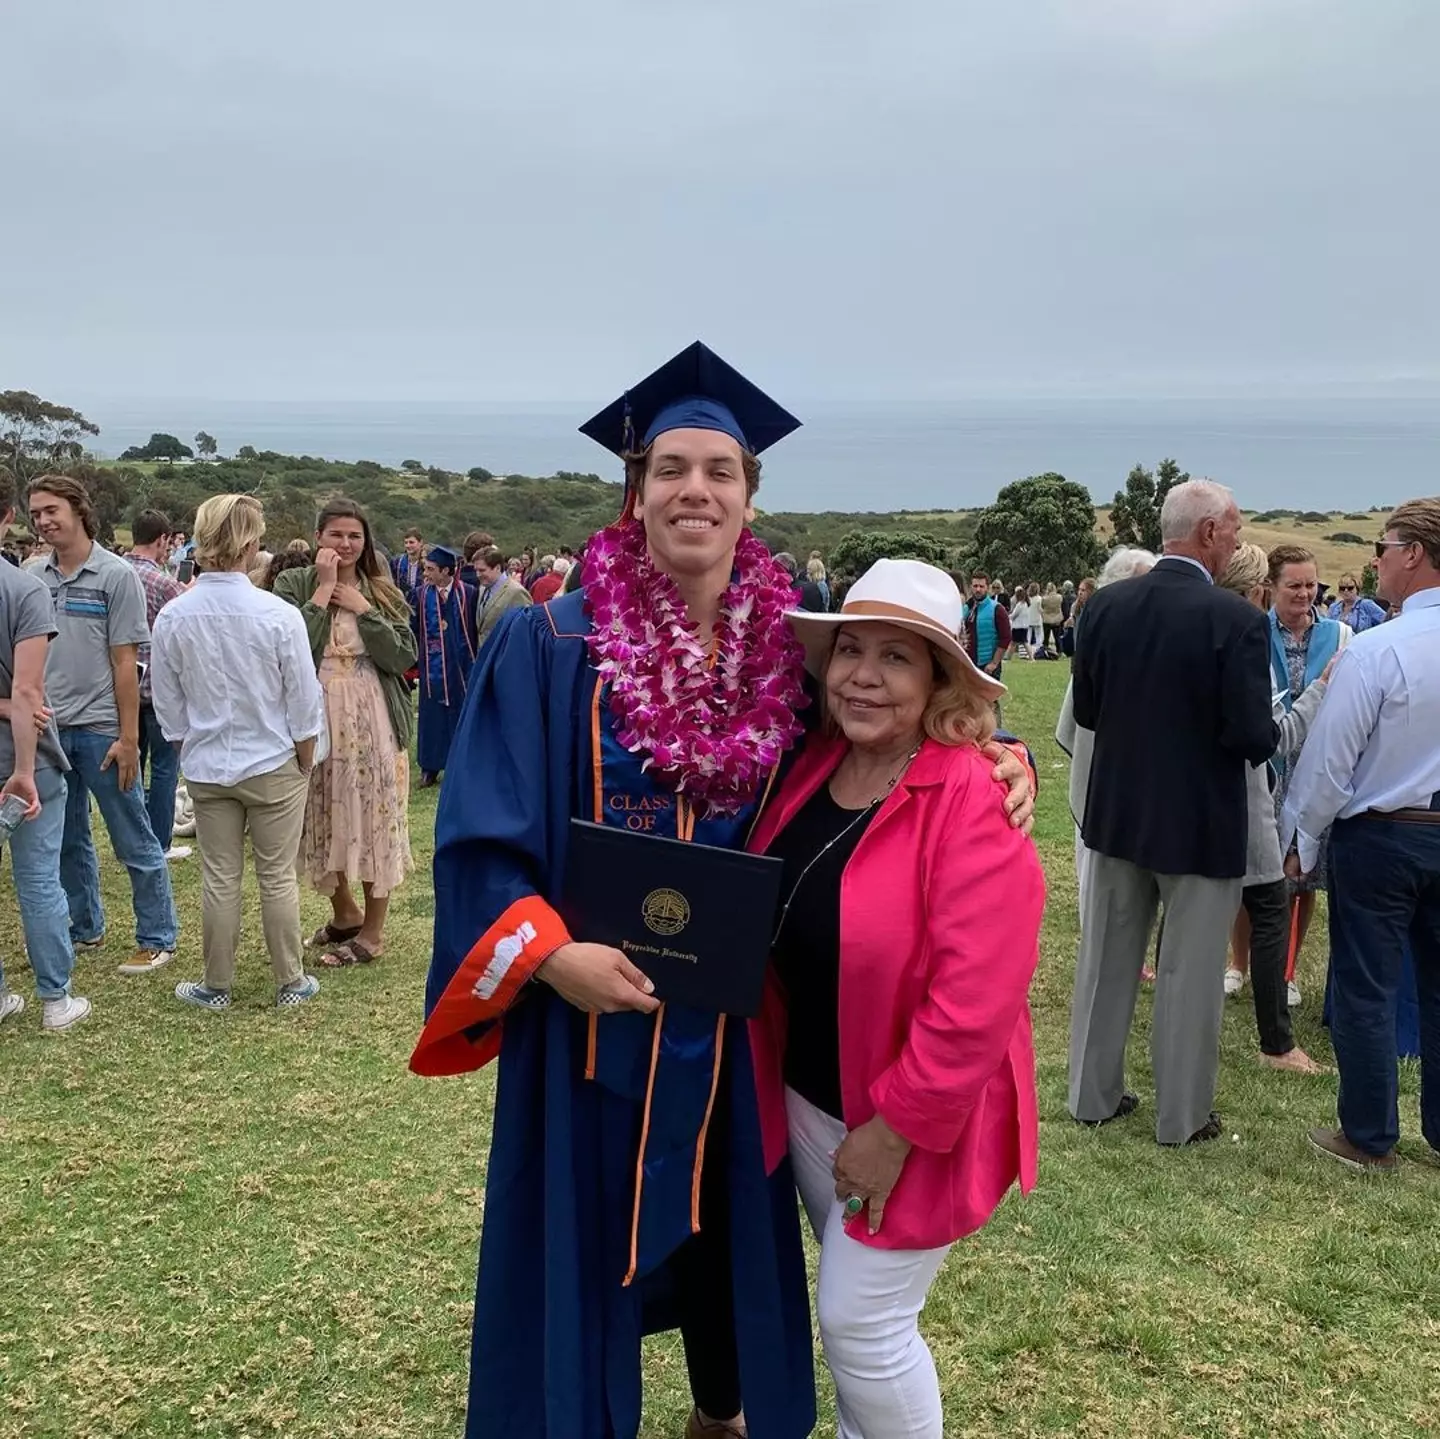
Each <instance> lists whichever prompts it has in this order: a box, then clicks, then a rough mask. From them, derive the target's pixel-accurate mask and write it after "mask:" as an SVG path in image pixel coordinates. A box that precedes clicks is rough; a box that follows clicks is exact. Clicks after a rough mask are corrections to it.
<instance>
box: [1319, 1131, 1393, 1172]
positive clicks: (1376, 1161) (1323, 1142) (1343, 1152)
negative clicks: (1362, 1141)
mask: <svg viewBox="0 0 1440 1439" xmlns="http://www.w3.org/2000/svg"><path fill="white" fill-rule="evenodd" d="M1307 1137H1308V1138H1309V1140H1310V1147H1311V1148H1312V1149H1315V1150H1318V1151H1319V1152H1320V1153H1321V1154H1323V1155H1325V1156H1326V1157H1327V1158H1329V1159H1335V1160H1338V1161H1339V1162H1340V1163H1341V1164H1344V1165H1347V1166H1348V1167H1349V1168H1351V1169H1356V1170H1360V1171H1361V1172H1362V1173H1366V1174H1388V1173H1389V1172H1390V1171H1391V1170H1392V1169H1394V1168H1396V1167H1397V1166H1398V1165H1399V1163H1400V1161H1399V1160H1398V1159H1397V1158H1396V1157H1395V1151H1394V1150H1393V1149H1392V1150H1391V1151H1390V1152H1389V1154H1366V1152H1365V1151H1364V1150H1363V1149H1357V1148H1356V1147H1355V1146H1354V1145H1353V1144H1351V1143H1350V1141H1349V1140H1348V1139H1347V1138H1346V1137H1345V1131H1344V1130H1343V1129H1312V1130H1311V1131H1310V1133H1309V1135H1308V1136H1307Z"/></svg>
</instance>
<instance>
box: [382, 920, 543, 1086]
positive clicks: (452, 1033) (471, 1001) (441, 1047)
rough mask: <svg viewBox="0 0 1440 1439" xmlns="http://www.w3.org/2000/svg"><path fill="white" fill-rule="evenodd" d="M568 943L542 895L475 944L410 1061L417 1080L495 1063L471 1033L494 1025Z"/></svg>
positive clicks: (490, 1048) (488, 1046)
mask: <svg viewBox="0 0 1440 1439" xmlns="http://www.w3.org/2000/svg"><path fill="white" fill-rule="evenodd" d="M569 942H570V932H569V930H567V929H566V928H565V921H564V920H562V919H561V918H560V916H559V915H558V914H557V913H556V912H555V910H554V909H553V908H552V907H551V906H550V905H549V904H547V903H546V902H545V901H544V900H543V899H541V898H540V896H539V895H538V894H527V895H525V896H524V898H522V899H517V900H516V901H515V903H514V904H512V905H511V906H510V907H509V908H508V909H507V910H506V911H505V912H504V914H502V915H501V916H500V918H499V919H497V920H496V921H495V923H494V924H492V925H491V926H490V928H489V929H487V930H486V931H485V933H484V934H482V935H481V936H480V938H479V939H478V940H477V941H476V942H475V945H474V947H473V948H472V949H471V950H470V952H469V954H467V955H466V956H465V958H464V960H463V961H462V962H461V964H460V967H459V968H458V969H457V970H456V971H455V974H454V977H453V978H452V979H451V980H450V983H449V984H447V985H446V986H445V993H444V994H442V995H441V996H440V1000H439V1002H438V1003H437V1004H436V1006H435V1008H434V1009H433V1010H432V1011H431V1013H430V1018H429V1019H428V1020H426V1022H425V1028H424V1029H423V1030H421V1032H420V1038H419V1039H418V1040H417V1041H416V1044H415V1050H414V1053H413V1054H411V1056H410V1068H411V1069H412V1070H413V1071H414V1072H415V1073H416V1074H425V1075H440V1074H465V1073H468V1072H469V1071H470V1070H472V1069H479V1068H480V1067H481V1066H482V1065H484V1064H486V1063H488V1062H489V1060H491V1059H493V1058H494V1056H495V1052H496V1045H495V1044H494V1043H493V1042H489V1041H488V1040H487V1041H485V1042H479V1043H477V1042H475V1041H474V1040H472V1039H471V1037H470V1035H469V1034H468V1033H467V1031H468V1030H471V1029H473V1028H474V1027H475V1026H476V1025H482V1024H493V1023H495V1022H496V1021H497V1020H499V1019H501V1018H502V1017H503V1016H504V1014H505V1011H506V1010H507V1009H509V1008H510V1006H511V1005H512V1004H514V1002H515V1000H516V999H517V998H518V997H519V995H520V992H521V991H522V990H523V989H524V987H525V985H526V984H528V983H529V981H530V980H531V978H532V977H533V976H534V974H535V971H536V970H537V969H539V967H540V966H541V965H542V964H543V963H544V962H545V961H546V960H547V959H548V958H549V957H550V956H551V955H552V954H554V952H555V951H556V950H557V949H559V948H560V946H561V945H562V944H568V943H569Z"/></svg>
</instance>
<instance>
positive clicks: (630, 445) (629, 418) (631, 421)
mask: <svg viewBox="0 0 1440 1439" xmlns="http://www.w3.org/2000/svg"><path fill="white" fill-rule="evenodd" d="M624 404H625V415H624V418H623V419H622V420H621V422H620V453H621V454H622V455H633V454H634V453H635V416H634V414H633V413H632V412H631V409H630V391H629V390H626V391H625V395H624ZM634 513H635V493H634V491H633V490H632V489H631V486H630V466H629V465H628V463H627V464H626V466H625V507H624V509H622V510H621V511H620V518H621V519H622V520H628V519H629V518H630V517H631V515H633V514H634Z"/></svg>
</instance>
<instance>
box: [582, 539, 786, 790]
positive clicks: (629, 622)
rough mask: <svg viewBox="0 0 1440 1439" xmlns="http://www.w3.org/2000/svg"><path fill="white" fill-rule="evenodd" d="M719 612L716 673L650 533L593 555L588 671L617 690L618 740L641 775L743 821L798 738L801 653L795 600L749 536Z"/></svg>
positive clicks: (599, 547)
mask: <svg viewBox="0 0 1440 1439" xmlns="http://www.w3.org/2000/svg"><path fill="white" fill-rule="evenodd" d="M735 569H736V578H735V580H734V582H733V583H732V584H731V585H730V587H729V589H727V590H726V591H725V593H724V595H723V596H722V597H721V600H720V621H719V623H718V624H717V625H716V627H715V655H714V663H713V664H712V663H711V661H710V655H709V652H708V646H707V645H706V644H705V642H704V640H702V639H701V637H700V636H699V634H698V633H697V631H696V628H695V626H694V625H692V624H690V623H689V622H688V621H687V620H686V619H685V617H684V608H683V602H682V600H681V598H680V591H679V590H678V589H677V588H676V585H675V581H674V580H672V579H671V578H670V576H669V575H667V574H664V573H662V572H661V571H660V570H658V569H656V567H655V564H654V561H652V560H651V558H650V552H649V550H648V548H647V546H646V543H645V527H644V526H643V525H641V524H638V523H635V522H633V521H632V522H630V523H625V524H620V525H612V526H611V527H609V528H608V529H604V530H601V531H600V532H599V534H597V535H595V536H593V537H592V538H591V540H590V542H589V543H588V544H587V545H586V547H585V562H584V568H583V569H582V571H581V577H582V579H583V581H584V586H585V607H586V609H587V610H588V611H589V613H590V617H591V620H592V622H593V625H594V630H593V632H592V634H591V636H590V660H591V663H592V664H594V666H595V667H596V669H598V670H599V671H600V679H601V682H602V683H605V684H608V685H609V686H610V712H611V714H612V715H614V717H615V720H616V722H617V725H618V728H617V731H616V733H617V737H618V738H619V741H620V743H621V744H622V745H624V747H625V748H626V749H627V750H629V751H630V752H631V753H632V754H644V755H645V756H646V759H645V762H644V765H643V769H645V770H653V771H654V773H655V776H656V777H657V778H658V779H659V780H660V781H661V782H662V783H663V784H664V785H665V786H666V787H667V788H669V789H673V790H675V791H676V792H677V793H682V794H684V795H685V797H686V798H687V799H689V800H691V801H692V802H693V803H694V804H695V805H696V806H697V808H698V809H700V810H701V812H703V813H708V814H735V813H737V812H738V811H739V810H741V809H743V808H744V807H745V805H747V804H748V803H749V802H750V801H751V800H753V799H754V798H755V796H756V794H757V793H758V792H759V789H760V786H761V784H762V783H763V782H764V781H765V779H766V777H767V776H768V775H769V773H770V771H771V770H772V769H773V768H774V767H775V765H776V764H777V763H778V762H779V760H780V756H781V755H782V754H784V753H785V751H786V750H787V749H789V748H790V746H791V745H792V744H794V742H795V740H796V738H797V737H798V736H799V734H800V730H801V724H800V721H799V719H798V717H797V711H799V710H800V709H801V708H803V706H804V705H805V703H806V698H805V691H804V688H803V686H802V683H801V678H800V677H801V672H802V669H803V665H804V651H803V649H802V648H801V646H800V642H799V640H797V639H796V638H795V634H794V632H793V631H792V630H791V628H790V626H789V625H788V624H786V622H785V619H784V613H785V611H786V610H787V609H793V608H794V607H795V605H796V603H797V602H798V596H797V595H796V592H795V590H794V589H793V588H792V586H791V582H790V577H789V575H787V574H786V573H785V571H784V570H783V569H782V568H781V567H780V566H779V565H777V564H776V563H775V561H774V560H773V559H771V557H770V553H769V551H768V550H766V548H765V546H764V545H762V544H761V543H760V541H759V540H757V539H756V538H755V536H754V535H752V534H751V533H750V531H749V530H745V531H743V532H742V534H741V536H740V543H739V544H738V545H737V546H736V547H735Z"/></svg>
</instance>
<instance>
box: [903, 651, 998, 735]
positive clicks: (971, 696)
mask: <svg viewBox="0 0 1440 1439" xmlns="http://www.w3.org/2000/svg"><path fill="white" fill-rule="evenodd" d="M927 643H928V641H927ZM929 649H930V658H931V660H933V661H934V664H935V686H934V688H933V689H932V690H931V691H930V699H929V701H928V703H927V704H926V706H925V713H924V714H923V715H922V716H921V718H920V725H921V727H922V728H923V729H924V731H925V733H926V734H927V735H929V736H930V738H931V739H933V740H935V741H937V742H938V743H939V744H950V745H961V744H984V743H985V741H986V740H988V739H989V738H990V736H991V735H993V734H994V733H995V709H994V706H993V705H991V703H990V701H989V700H987V699H985V698H983V697H982V696H981V694H980V691H979V690H978V689H977V688H976V685H975V681H974V679H973V678H972V677H971V674H970V671H969V670H968V669H967V668H965V667H964V666H962V664H961V663H960V661H959V660H957V659H956V658H955V657H954V655H949V654H946V653H945V651H944V650H938V649H936V648H935V646H934V645H930V646H929Z"/></svg>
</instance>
